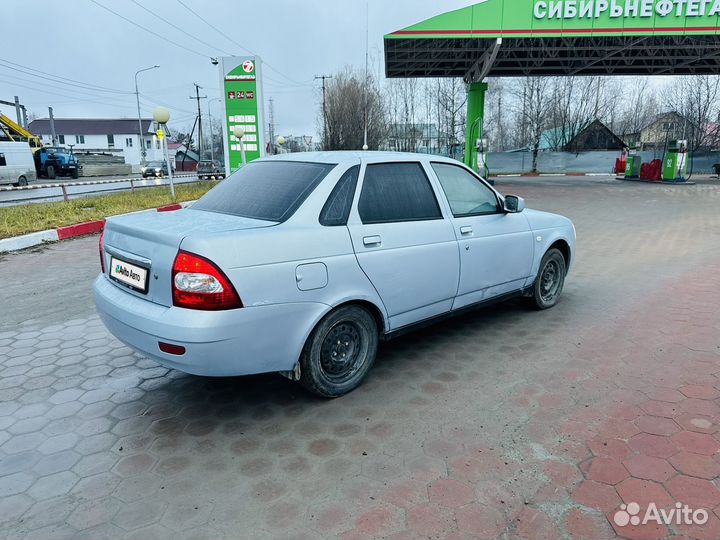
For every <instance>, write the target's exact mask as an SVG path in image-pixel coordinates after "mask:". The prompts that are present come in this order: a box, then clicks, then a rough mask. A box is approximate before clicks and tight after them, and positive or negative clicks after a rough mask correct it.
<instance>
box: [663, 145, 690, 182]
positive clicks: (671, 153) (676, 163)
mask: <svg viewBox="0 0 720 540" xmlns="http://www.w3.org/2000/svg"><path fill="white" fill-rule="evenodd" d="M687 164H688V142H687V141H685V140H677V141H670V143H669V144H668V149H667V153H666V154H665V159H664V160H663V181H665V182H685V181H686V176H687Z"/></svg>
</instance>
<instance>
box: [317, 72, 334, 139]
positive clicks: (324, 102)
mask: <svg viewBox="0 0 720 540" xmlns="http://www.w3.org/2000/svg"><path fill="white" fill-rule="evenodd" d="M317 79H322V89H323V146H327V128H328V124H327V105H326V101H325V80H326V79H332V75H315V80H317Z"/></svg>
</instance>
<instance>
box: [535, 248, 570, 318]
mask: <svg viewBox="0 0 720 540" xmlns="http://www.w3.org/2000/svg"><path fill="white" fill-rule="evenodd" d="M566 272H567V264H566V262H565V257H563V254H562V253H561V252H560V250H558V249H554V248H553V249H551V250H549V251H548V252H547V253H546V254H545V256H544V257H543V258H542V261H540V270H539V272H538V275H537V278H536V279H535V284H534V286H533V297H532V299H533V303H534V305H535V306H536V307H537V308H538V309H549V308H551V307H553V306H555V304H557V303H558V300H560V295H561V294H562V291H563V287H564V285H565V274H566Z"/></svg>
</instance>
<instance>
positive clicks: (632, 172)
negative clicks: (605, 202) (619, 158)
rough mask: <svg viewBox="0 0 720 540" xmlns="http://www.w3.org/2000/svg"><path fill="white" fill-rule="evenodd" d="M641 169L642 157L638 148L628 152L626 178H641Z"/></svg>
mask: <svg viewBox="0 0 720 540" xmlns="http://www.w3.org/2000/svg"><path fill="white" fill-rule="evenodd" d="M640 167H642V157H641V156H640V152H639V151H638V149H637V147H636V148H630V149H629V150H628V156H627V165H625V178H640Z"/></svg>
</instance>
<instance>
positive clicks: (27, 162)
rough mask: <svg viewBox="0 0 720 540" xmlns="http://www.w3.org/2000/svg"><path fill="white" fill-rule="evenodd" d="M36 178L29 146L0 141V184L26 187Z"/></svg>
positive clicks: (21, 143)
mask: <svg viewBox="0 0 720 540" xmlns="http://www.w3.org/2000/svg"><path fill="white" fill-rule="evenodd" d="M36 178H37V176H36V174H35V162H34V160H33V155H32V151H31V150H30V145H29V144H28V143H26V142H5V141H0V184H13V185H15V186H27V185H28V183H29V182H32V181H34V180H35V179H36Z"/></svg>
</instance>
